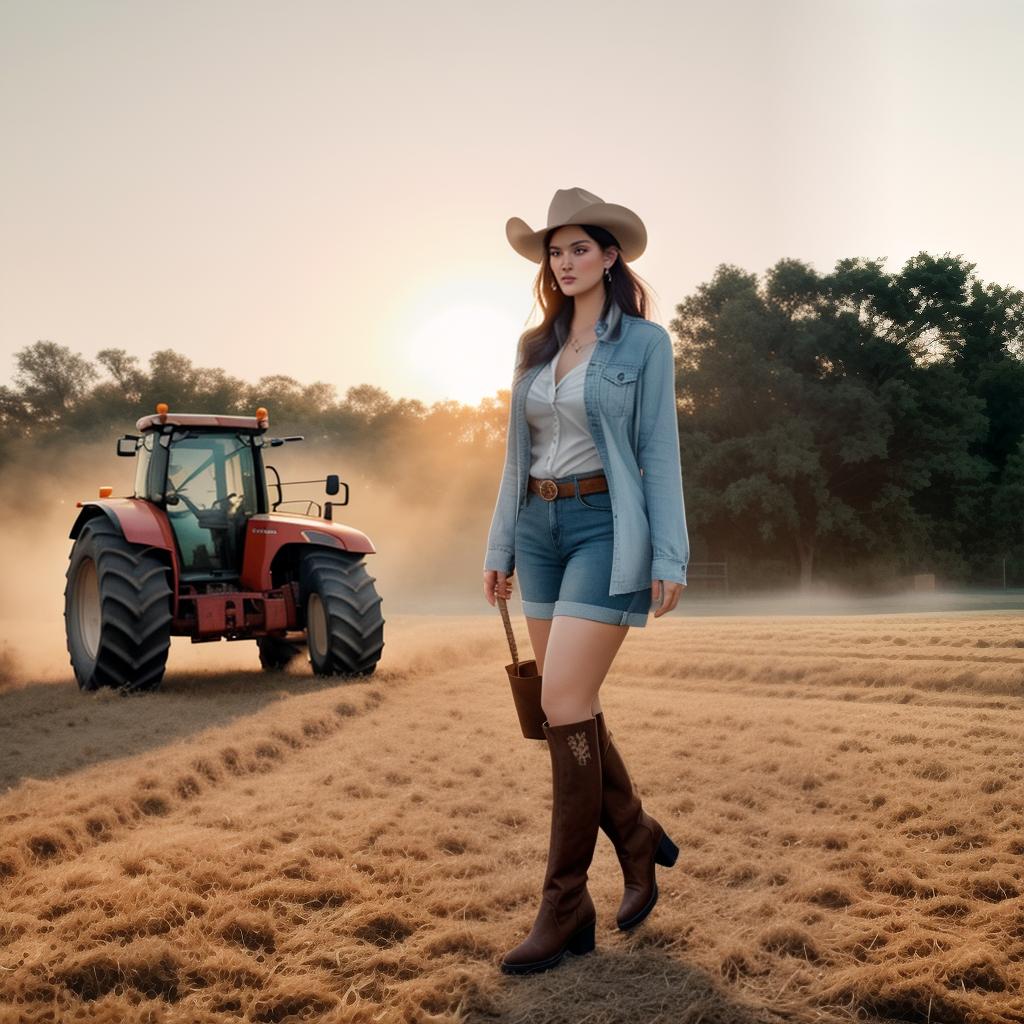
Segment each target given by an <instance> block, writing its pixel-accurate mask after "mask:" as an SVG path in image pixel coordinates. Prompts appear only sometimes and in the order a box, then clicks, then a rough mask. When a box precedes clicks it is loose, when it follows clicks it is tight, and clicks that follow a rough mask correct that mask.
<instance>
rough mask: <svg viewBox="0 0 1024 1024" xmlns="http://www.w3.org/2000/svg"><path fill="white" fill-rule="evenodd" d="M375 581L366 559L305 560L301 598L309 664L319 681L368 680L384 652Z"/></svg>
mask: <svg viewBox="0 0 1024 1024" xmlns="http://www.w3.org/2000/svg"><path fill="white" fill-rule="evenodd" d="M375 579H376V577H375V576H371V575H370V574H369V573H368V572H367V569H366V562H365V560H364V558H363V556H362V555H352V554H349V553H347V552H343V551H334V550H332V549H330V548H316V549H313V550H310V551H306V552H305V553H304V554H303V558H302V562H301V564H300V567H299V593H300V599H301V602H302V608H303V613H304V617H305V622H306V639H307V646H308V648H309V661H310V664H311V665H312V666H313V672H314V673H315V674H316V675H318V676H335V675H349V676H368V675H372V673H373V672H374V670H375V669H376V668H377V662H378V661H380V656H381V652H382V650H383V648H384V618H383V616H382V615H381V612H380V604H381V599H380V597H379V596H378V595H377V590H376V588H375V587H374V585H373V584H374V580H375Z"/></svg>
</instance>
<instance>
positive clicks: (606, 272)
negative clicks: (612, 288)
mask: <svg viewBox="0 0 1024 1024" xmlns="http://www.w3.org/2000/svg"><path fill="white" fill-rule="evenodd" d="M604 279H605V280H606V281H607V282H608V283H609V284H611V283H612V272H611V271H610V270H609V269H608V268H607V267H605V268H604Z"/></svg>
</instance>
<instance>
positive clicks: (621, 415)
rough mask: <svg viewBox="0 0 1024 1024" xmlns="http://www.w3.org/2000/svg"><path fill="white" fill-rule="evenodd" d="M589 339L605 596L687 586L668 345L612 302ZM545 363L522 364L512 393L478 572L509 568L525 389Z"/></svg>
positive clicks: (658, 330) (523, 448)
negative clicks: (605, 527) (605, 547)
mask: <svg viewBox="0 0 1024 1024" xmlns="http://www.w3.org/2000/svg"><path fill="white" fill-rule="evenodd" d="M555 330H556V336H557V338H558V341H559V344H560V345H562V344H565V338H564V334H565V329H564V326H562V325H561V324H556V325H555ZM594 333H595V335H596V336H597V344H596V347H595V349H594V352H593V354H592V355H591V357H590V363H589V364H588V366H587V370H586V376H585V380H584V385H583V402H584V406H585V408H586V413H587V423H588V424H589V426H590V432H591V434H592V435H593V437H594V444H595V445H596V446H597V450H598V452H599V454H600V456H601V462H602V464H603V466H604V473H605V476H606V477H607V479H608V491H609V497H610V499H611V506H612V522H613V528H614V537H615V539H614V543H613V548H612V573H611V581H610V585H609V588H608V593H609V595H612V594H628V593H630V592H632V591H634V590H646V589H647V588H648V587H650V586H651V581H652V580H670V581H674V582H676V583H684V584H685V583H686V564H687V562H688V561H689V558H690V543H689V537H688V535H687V531H686V510H685V507H684V504H683V473H682V467H681V465H680V459H679V421H678V418H677V415H676V392H675V356H674V353H673V351H672V339H671V338H670V337H669V335H668V331H666V330H665V328H664V327H662V326H660V325H659V324H656V323H653V322H652V321H650V320H643V319H641V318H640V317H636V316H630V315H629V314H627V313H622V312H621V310H620V309H619V307H618V306H617V305H616V304H615V303H614V302H613V303H612V304H611V306H610V308H609V311H608V314H607V316H606V317H605V318H604V319H601V320H598V321H597V323H596V324H595V326H594ZM546 365H547V363H539V364H538V365H536V366H532V367H530V369H529V370H527V371H526V373H524V374H523V375H522V376H521V377H520V378H519V380H517V381H515V383H514V385H513V388H512V397H511V400H510V402H509V419H508V437H507V441H506V446H505V468H504V471H503V472H502V476H501V485H500V487H499V489H498V499H497V501H496V502H495V506H494V515H493V517H492V519H491V527H490V531H489V532H488V535H487V553H486V555H485V557H484V565H483V567H484V569H496V570H498V571H500V572H504V573H509V572H512V571H513V569H514V568H515V528H516V520H517V519H518V517H519V510H520V509H521V508H522V507H523V505H524V504H525V502H526V497H527V494H528V493H529V492H528V491H527V486H526V485H527V481H528V478H529V475H530V428H529V424H528V423H527V422H526V408H525V407H526V393H527V391H528V390H529V388H530V384H531V383H532V382H533V379H534V377H536V376H537V374H538V373H540V372H541V371H542V370H543V369H544V367H545V366H546Z"/></svg>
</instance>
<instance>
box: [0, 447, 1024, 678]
mask: <svg viewBox="0 0 1024 1024" xmlns="http://www.w3.org/2000/svg"><path fill="white" fill-rule="evenodd" d="M439 448H440V446H437V445H424V446H422V447H419V448H417V449H416V450H414V451H410V452H409V453H408V454H397V455H396V454H394V453H393V452H392V453H390V454H389V455H388V457H387V459H386V460H384V461H385V462H386V464H385V465H381V464H380V463H378V464H374V465H369V466H368V465H363V464H360V463H359V462H353V461H352V460H351V459H350V458H349V457H348V456H347V454H346V453H345V452H344V450H340V449H339V448H338V446H337V445H332V444H330V443H328V442H325V441H317V440H316V439H310V440H308V441H305V442H302V443H299V444H294V445H288V446H285V447H283V448H277V449H273V450H271V451H268V452H267V453H266V454H267V461H268V462H270V463H272V464H274V465H276V466H277V468H278V469H279V471H280V472H281V476H282V479H283V480H284V481H288V480H310V479H314V478H320V477H323V476H324V475H326V474H327V473H330V472H336V473H339V474H340V476H341V478H342V480H343V481H345V482H347V483H348V484H349V492H350V498H349V503H348V505H345V506H340V507H336V508H335V510H334V518H335V521H336V522H342V523H345V524H347V525H350V526H353V527H355V528H356V529H359V530H362V531H363V532H364V533H366V534H367V535H368V536H369V538H370V540H371V541H372V543H373V544H374V546H375V547H376V549H377V551H376V553H375V554H371V555H367V556H366V564H367V568H368V570H369V572H370V574H371V575H372V576H374V577H375V579H376V583H375V586H376V588H377V591H378V593H379V594H380V595H381V597H382V606H381V607H382V612H383V615H384V618H385V620H387V618H388V616H389V614H395V615H402V614H455V615H466V614H480V615H491V616H493V617H494V619H495V630H497V631H498V632H499V634H500V632H501V625H500V618H499V617H498V612H497V609H496V608H494V607H492V606H491V605H489V604H488V603H487V601H486V599H485V598H484V596H483V585H482V570H481V566H482V563H483V556H484V550H485V547H486V535H487V530H488V527H489V525H490V518H491V513H492V511H493V508H494V501H495V498H496V495H497V487H498V481H499V477H500V470H501V466H500V461H498V460H499V459H500V456H496V460H495V462H494V465H493V467H491V468H490V469H488V467H486V466H484V465H483V464H482V463H475V464H471V465H469V466H468V467H467V466H464V467H462V468H460V466H458V465H452V464H451V462H450V459H449V458H448V456H447V453H446V452H445V451H443V450H439ZM67 453H68V460H67V463H66V464H62V465H59V466H58V465H55V464H53V457H52V456H47V457H46V458H45V459H44V460H43V462H44V464H40V463H39V462H23V463H21V464H15V465H13V466H10V465H9V466H8V467H7V468H6V469H5V471H4V485H5V486H4V490H5V493H6V494H7V495H8V499H7V500H5V502H4V505H3V509H2V511H0V526H2V529H0V564H2V565H3V567H4V570H5V571H4V574H3V580H4V582H3V584H2V585H0V685H6V686H11V685H19V684H21V683H24V682H26V681H29V680H32V681H42V680H62V681H66V680H68V679H70V678H71V673H70V667H69V662H68V656H67V650H66V644H65V637H64V622H63V606H64V597H63V594H64V583H65V578H64V573H65V570H66V568H67V561H68V555H69V553H70V550H71V541H70V539H69V537H68V533H69V531H70V529H71V525H72V524H73V522H74V520H75V517H76V515H77V512H78V510H77V508H76V507H75V502H76V501H77V500H79V499H85V498H90V497H92V496H94V495H96V494H97V493H98V488H99V486H100V485H103V484H109V485H111V486H113V488H114V494H115V495H116V494H129V493H131V489H132V481H133V479H134V472H135V463H134V461H133V460H129V459H119V458H117V456H116V455H115V454H114V444H113V441H112V440H111V441H106V442H103V443H102V444H91V445H80V446H75V447H72V448H69V449H68V450H67ZM446 480H448V481H450V484H448V483H446V482H445V481H446ZM418 481H422V486H419V485H418ZM285 497H286V498H298V497H303V498H305V497H308V498H313V499H316V500H323V499H324V492H323V488H322V487H317V486H316V485H306V486H299V487H293V488H287V489H286V494H285ZM298 507H300V506H291V508H292V509H293V510H294V509H295V508H298ZM519 601H520V593H519V585H518V579H517V578H516V577H513V597H512V601H511V602H510V609H511V610H512V612H513V614H514V615H521V605H520V603H519ZM1022 606H1024V595H1020V594H1014V593H1012V592H1011V593H1010V594H1005V595H1004V594H1001V593H999V592H993V591H988V592H980V591H979V592H975V593H967V592H957V593H953V592H942V591H941V590H940V591H935V592H930V593H929V592H920V593H914V592H912V591H907V592H904V593H890V594H885V595H882V596H876V597H866V596H863V595H858V594H854V593H850V592H847V591H844V590H843V589H841V588H836V587H829V586H823V585H820V584H819V585H816V586H815V587H814V589H813V591H812V592H810V593H799V592H796V591H793V590H779V591H775V592H771V593H764V592H760V593H746V592H745V591H744V587H743V581H742V580H735V579H734V580H731V581H730V588H729V593H725V592H724V591H723V589H722V588H721V586H720V585H719V584H714V583H710V582H702V581H701V580H699V579H695V578H691V580H690V586H689V587H687V588H686V590H684V591H683V595H682V597H681V599H680V601H679V605H678V607H677V608H676V610H675V611H674V612H672V613H671V614H672V615H673V616H684V617H685V616H709V615H711V616H715V615H769V614H776V615H839V614H854V615H857V614H880V613H892V612H922V613H926V612H940V611H945V612H958V611H963V612H970V611H998V610H1000V609H1007V610H1014V611H1017V610H1019V609H1020V608H1021V607H1022ZM658 624H659V620H656V619H655V618H654V617H653V614H652V616H651V617H650V619H649V620H648V625H647V627H646V628H647V629H652V628H653V629H657V628H658ZM520 636H521V642H523V643H525V642H526V636H527V634H526V630H525V626H523V628H521V629H520ZM386 637H387V627H386V626H385V639H386ZM257 666H258V661H257V655H256V646H255V644H254V643H253V642H251V641H242V642H233V643H228V642H223V643H220V644H209V643H208V644H201V645H193V644H191V642H190V641H189V639H188V638H184V637H176V638H174V640H173V641H172V649H171V656H170V660H169V667H170V668H173V669H184V670H187V669H190V668H195V669H204V668H217V669H226V670H227V669H234V668H256V667H257Z"/></svg>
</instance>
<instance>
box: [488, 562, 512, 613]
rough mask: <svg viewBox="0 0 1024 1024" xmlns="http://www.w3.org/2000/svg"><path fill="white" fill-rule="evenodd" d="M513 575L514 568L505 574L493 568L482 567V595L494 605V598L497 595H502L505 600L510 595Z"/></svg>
mask: <svg viewBox="0 0 1024 1024" xmlns="http://www.w3.org/2000/svg"><path fill="white" fill-rule="evenodd" d="M514 575H515V570H514V569H513V570H512V572H510V573H507V574H506V573H503V572H497V571H496V570H494V569H484V597H486V598H487V601H488V603H489V604H491V605H494V603H495V598H498V597H502V598H504V599H505V600H506V601H507V600H509V598H511V597H512V577H513V576H514Z"/></svg>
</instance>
